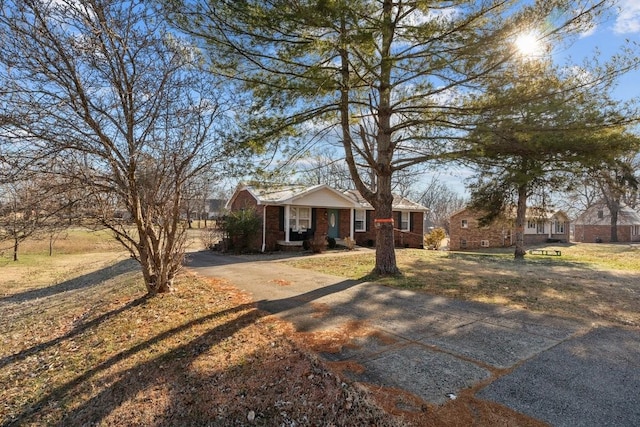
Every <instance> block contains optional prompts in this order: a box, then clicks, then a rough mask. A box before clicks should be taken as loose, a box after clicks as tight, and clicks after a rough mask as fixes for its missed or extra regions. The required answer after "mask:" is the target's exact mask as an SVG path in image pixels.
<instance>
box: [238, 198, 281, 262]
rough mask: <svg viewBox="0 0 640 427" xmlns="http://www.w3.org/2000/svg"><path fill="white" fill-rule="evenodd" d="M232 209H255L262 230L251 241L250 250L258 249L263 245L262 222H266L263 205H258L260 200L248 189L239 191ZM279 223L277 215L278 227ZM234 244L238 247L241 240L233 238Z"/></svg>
mask: <svg viewBox="0 0 640 427" xmlns="http://www.w3.org/2000/svg"><path fill="white" fill-rule="evenodd" d="M230 209H231V210H232V211H239V210H242V209H254V210H255V211H256V213H257V215H258V217H259V218H260V232H259V233H258V234H257V235H256V236H255V237H254V238H253V239H251V241H250V242H249V247H248V248H247V249H248V250H251V251H258V250H260V248H261V246H262V223H263V222H264V212H263V210H262V209H261V207H259V206H258V201H257V200H256V199H255V198H254V197H253V196H252V195H251V193H250V192H248V191H247V190H243V191H241V192H239V193H238V194H237V196H236V198H235V199H234V200H233V203H232V204H231V206H230ZM277 225H278V222H277V217H276V227H277ZM276 229H277V228H276ZM231 243H232V245H233V246H234V247H237V245H238V244H239V242H238V241H237V239H234V240H232V242H231Z"/></svg>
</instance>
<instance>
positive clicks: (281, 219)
mask: <svg viewBox="0 0 640 427" xmlns="http://www.w3.org/2000/svg"><path fill="white" fill-rule="evenodd" d="M278 230H280V231H284V206H278Z"/></svg>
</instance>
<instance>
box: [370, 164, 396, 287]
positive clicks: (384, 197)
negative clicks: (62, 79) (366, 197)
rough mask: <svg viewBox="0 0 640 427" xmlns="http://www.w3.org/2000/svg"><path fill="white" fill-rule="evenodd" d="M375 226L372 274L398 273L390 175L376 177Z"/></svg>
mask: <svg viewBox="0 0 640 427" xmlns="http://www.w3.org/2000/svg"><path fill="white" fill-rule="evenodd" d="M374 209H375V219H374V224H375V227H376V266H375V268H374V270H373V273H374V274H377V275H382V276H389V275H397V274H400V270H399V269H398V266H397V264H396V250H395V240H394V235H393V229H394V222H393V194H392V192H391V176H390V175H388V176H379V177H378V195H377V198H376V203H375V204H374Z"/></svg>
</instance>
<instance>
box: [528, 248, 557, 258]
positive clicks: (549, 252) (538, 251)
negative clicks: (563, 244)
mask: <svg viewBox="0 0 640 427" xmlns="http://www.w3.org/2000/svg"><path fill="white" fill-rule="evenodd" d="M529 254H530V255H549V256H562V251H559V250H557V249H529Z"/></svg>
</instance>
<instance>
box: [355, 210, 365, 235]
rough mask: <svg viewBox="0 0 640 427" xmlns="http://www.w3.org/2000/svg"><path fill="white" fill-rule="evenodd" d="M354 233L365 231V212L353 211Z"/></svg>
mask: <svg viewBox="0 0 640 427" xmlns="http://www.w3.org/2000/svg"><path fill="white" fill-rule="evenodd" d="M354 229H355V231H367V211H365V210H364V209H356V211H355V224H354Z"/></svg>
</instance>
